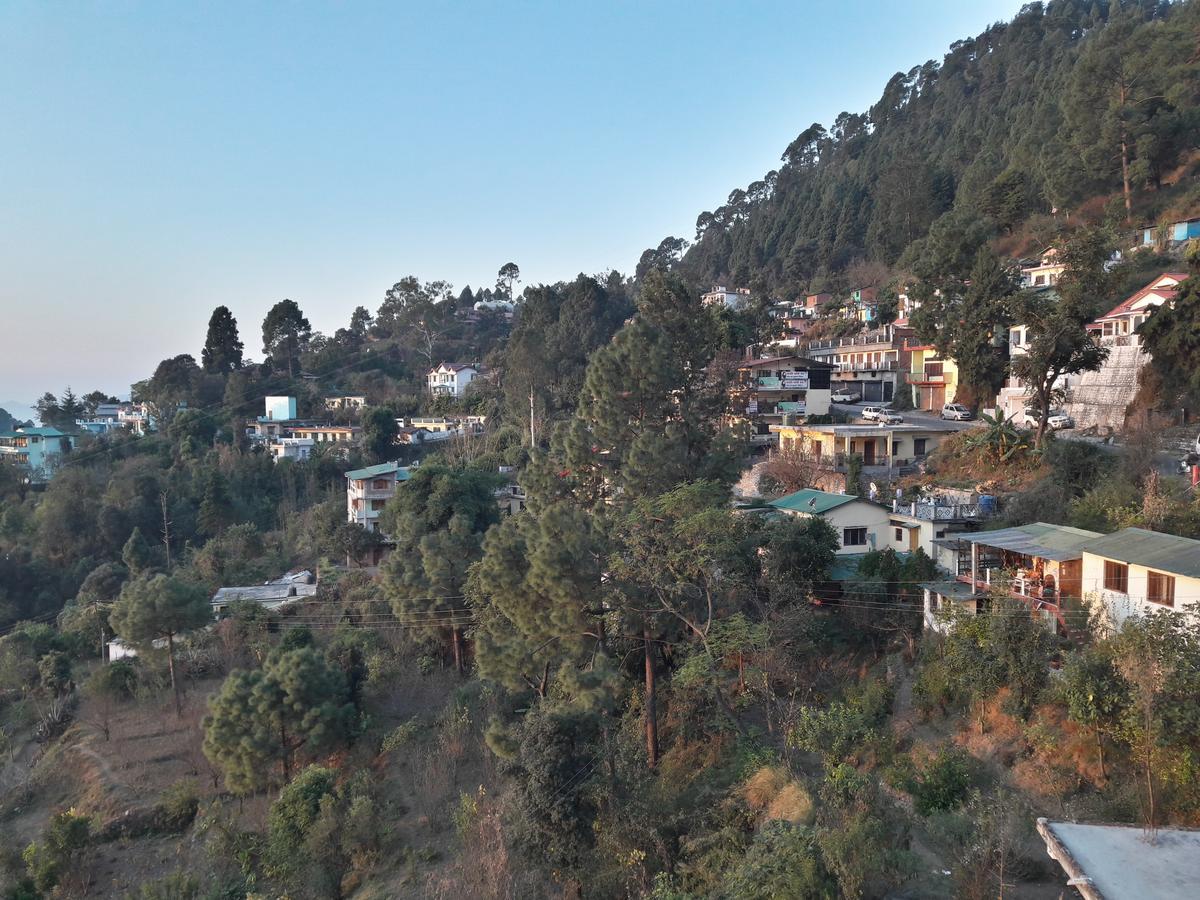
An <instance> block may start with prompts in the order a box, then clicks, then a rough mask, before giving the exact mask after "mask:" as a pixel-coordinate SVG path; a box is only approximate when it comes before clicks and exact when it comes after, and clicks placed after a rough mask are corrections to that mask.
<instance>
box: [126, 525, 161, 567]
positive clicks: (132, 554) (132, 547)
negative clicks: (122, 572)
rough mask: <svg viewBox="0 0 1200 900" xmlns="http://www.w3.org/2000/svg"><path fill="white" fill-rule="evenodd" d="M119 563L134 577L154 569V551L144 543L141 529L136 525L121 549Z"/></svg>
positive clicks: (144, 539)
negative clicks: (123, 564)
mask: <svg viewBox="0 0 1200 900" xmlns="http://www.w3.org/2000/svg"><path fill="white" fill-rule="evenodd" d="M121 561H122V562H123V563H125V568H127V569H128V570H129V573H130V574H131V575H133V576H134V577H136V576H138V575H145V574H146V573H148V572H149V571H150V570H151V569H152V568H154V563H155V558H154V550H153V549H151V547H150V545H149V544H148V543H147V542H146V538H145V536H144V535H143V534H142V529H140V528H138V527H137V526H136V525H135V526H134V528H133V531H132V532H131V533H130V535H129V540H127V541H126V542H125V546H124V547H123V548H122V549H121Z"/></svg>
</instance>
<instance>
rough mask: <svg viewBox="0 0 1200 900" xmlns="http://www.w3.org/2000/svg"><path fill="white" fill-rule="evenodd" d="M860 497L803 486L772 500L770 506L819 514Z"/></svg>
mask: <svg viewBox="0 0 1200 900" xmlns="http://www.w3.org/2000/svg"><path fill="white" fill-rule="evenodd" d="M861 499H862V498H861V497H855V496H853V495H851V494H830V493H828V492H827V491H814V490H813V489H812V488H804V489H803V490H800V491H796V493H794V494H788V495H787V496H786V497H780V498H779V499H778V500H772V501H771V506H773V507H775V509H786V510H790V511H791V512H802V513H812V514H813V515H818V516H819V515H821V514H822V513H827V512H829V510H831V509H837V508H838V507H839V506H844V505H845V504H847V503H853V502H854V501H855V500H861Z"/></svg>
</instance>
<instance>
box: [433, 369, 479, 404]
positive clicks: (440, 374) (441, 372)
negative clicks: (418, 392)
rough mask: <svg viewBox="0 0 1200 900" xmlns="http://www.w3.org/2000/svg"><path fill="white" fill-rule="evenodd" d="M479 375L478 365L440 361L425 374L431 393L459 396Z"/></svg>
mask: <svg viewBox="0 0 1200 900" xmlns="http://www.w3.org/2000/svg"><path fill="white" fill-rule="evenodd" d="M479 377H480V371H479V367H478V366H475V365H473V364H469V363H445V362H444V363H441V364H440V365H438V367H437V368H435V369H430V370H429V372H428V374H426V376H425V382H426V384H427V385H428V386H429V393H431V394H448V395H450V396H451V397H461V396H462V395H463V394H465V393H466V392H467V387H468V385H470V384H471V382H473V381H474V380H475V379H476V378H479Z"/></svg>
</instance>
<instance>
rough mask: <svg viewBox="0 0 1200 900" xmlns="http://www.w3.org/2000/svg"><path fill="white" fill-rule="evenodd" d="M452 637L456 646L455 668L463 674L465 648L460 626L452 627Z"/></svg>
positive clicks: (452, 641)
mask: <svg viewBox="0 0 1200 900" xmlns="http://www.w3.org/2000/svg"><path fill="white" fill-rule="evenodd" d="M450 636H451V637H450V639H451V643H452V644H453V646H454V668H455V670H456V671H457V672H458V674H459V675H461V674H462V673H463V672H464V671H465V668H464V667H463V648H462V631H460V630H459V628H458V626H455V627H454V628H451V629H450Z"/></svg>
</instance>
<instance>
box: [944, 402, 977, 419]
mask: <svg viewBox="0 0 1200 900" xmlns="http://www.w3.org/2000/svg"><path fill="white" fill-rule="evenodd" d="M942 418H943V419H949V420H950V421H952V422H970V421H971V420H972V419H973V418H975V414H974V413H973V412H971V410H969V409H967V408H966V407H965V406H963V405H962V404H961V403H947V404H946V405H945V406H943V407H942Z"/></svg>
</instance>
